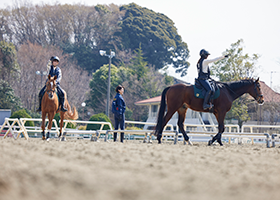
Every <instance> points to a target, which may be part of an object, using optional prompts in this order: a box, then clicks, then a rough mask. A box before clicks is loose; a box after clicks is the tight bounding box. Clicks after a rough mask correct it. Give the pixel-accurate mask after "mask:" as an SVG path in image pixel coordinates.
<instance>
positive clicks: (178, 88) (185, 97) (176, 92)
mask: <svg viewBox="0 0 280 200" xmlns="http://www.w3.org/2000/svg"><path fill="white" fill-rule="evenodd" d="M218 86H219V88H220V96H219V97H218V98H217V99H215V100H214V101H213V104H214V109H213V114H214V115H215V117H216V119H217V121H218V129H219V132H218V133H217V134H216V135H215V137H213V139H212V140H210V141H209V142H208V145H211V144H213V142H215V141H216V140H217V142H218V143H219V144H220V145H221V146H222V145H223V144H222V141H221V136H222V133H223V132H224V129H225V126H224V119H225V116H226V113H227V112H228V111H229V110H230V109H231V105H232V102H233V101H234V100H235V99H237V98H239V97H240V96H242V95H243V94H245V93H249V94H250V95H251V96H252V97H253V98H254V99H255V100H256V101H257V102H258V103H259V104H262V103H263V102H264V99H263V95H262V92H261V88H260V83H259V79H257V80H256V81H254V80H253V79H246V80H241V81H236V82H229V83H221V82H218ZM166 100H167V113H166V114H165V115H164V113H165V109H166V102H165V101H166ZM202 105H203V99H199V98H196V97H195V95H194V88H193V85H190V86H187V85H185V84H177V85H173V86H170V87H167V88H165V89H164V90H163V92H162V95H161V103H160V109H159V113H158V120H157V125H156V130H155V135H156V136H157V140H158V143H161V137H162V130H163V128H164V126H165V125H166V124H167V122H168V121H169V120H170V118H171V117H172V116H173V114H174V113H175V112H176V111H177V112H178V116H179V117H178V126H179V128H180V130H181V132H182V133H183V136H184V139H185V140H186V141H188V142H189V137H188V135H187V134H186V132H185V130H184V124H183V123H184V121H185V117H186V111H187V109H188V108H190V109H192V110H195V111H199V112H209V110H203V107H202ZM189 143H190V142H189Z"/></svg>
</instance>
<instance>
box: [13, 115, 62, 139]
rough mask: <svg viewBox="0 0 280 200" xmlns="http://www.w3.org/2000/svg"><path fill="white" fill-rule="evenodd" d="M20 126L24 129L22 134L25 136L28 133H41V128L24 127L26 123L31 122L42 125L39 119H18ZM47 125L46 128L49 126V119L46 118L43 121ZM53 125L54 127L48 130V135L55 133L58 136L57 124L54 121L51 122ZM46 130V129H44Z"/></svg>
mask: <svg viewBox="0 0 280 200" xmlns="http://www.w3.org/2000/svg"><path fill="white" fill-rule="evenodd" d="M19 120H20V122H21V124H22V127H23V129H24V132H25V134H26V135H28V133H38V132H42V129H41V127H39V128H38V127H29V126H25V123H26V122H27V121H33V122H41V123H42V119H41V118H20V119H19ZM45 120H46V122H47V124H46V127H48V124H49V119H48V118H46V119H45ZM52 122H53V124H54V127H52V128H51V130H50V133H56V134H57V135H58V134H59V127H58V125H57V122H56V120H55V119H53V120H52ZM46 130H47V129H46Z"/></svg>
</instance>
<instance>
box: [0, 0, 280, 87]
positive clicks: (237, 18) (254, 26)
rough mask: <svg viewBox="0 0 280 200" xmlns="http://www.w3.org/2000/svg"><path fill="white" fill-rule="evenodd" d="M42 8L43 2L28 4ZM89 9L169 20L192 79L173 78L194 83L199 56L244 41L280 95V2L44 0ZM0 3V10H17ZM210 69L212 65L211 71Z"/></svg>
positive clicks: (246, 50)
mask: <svg viewBox="0 0 280 200" xmlns="http://www.w3.org/2000/svg"><path fill="white" fill-rule="evenodd" d="M28 2H31V3H33V4H43V1H42V0H28ZM56 2H58V3H61V4H65V3H68V4H73V3H74V4H75V3H81V4H85V5H97V4H111V3H114V4H116V5H126V4H129V3H132V2H134V3H136V4H138V5H140V6H142V7H146V8H148V9H150V10H153V11H155V12H157V13H162V14H164V15H166V16H167V17H169V18H170V19H171V20H172V21H173V22H174V23H175V24H174V25H175V27H176V28H177V31H178V33H179V35H181V37H182V40H183V41H184V42H186V43H187V45H188V48H189V50H190V58H189V59H188V61H189V63H190V67H189V69H188V74H187V75H186V76H184V77H180V75H179V74H176V73H175V72H174V71H175V70H174V69H169V75H172V76H175V77H176V78H179V79H182V80H184V81H186V82H189V83H194V78H195V77H197V70H196V63H197V60H198V59H199V51H200V50H201V49H206V50H207V51H209V52H210V54H211V55H210V56H209V58H215V57H218V56H220V55H221V54H222V53H223V52H225V50H226V49H229V48H230V45H231V44H233V43H236V42H237V41H238V40H239V39H242V40H243V47H244V53H248V54H249V56H252V55H253V54H258V55H260V56H261V57H260V58H259V59H258V63H257V67H258V68H257V74H256V75H257V76H258V77H260V80H261V81H264V82H265V83H266V84H267V85H268V86H270V87H272V88H273V89H274V90H275V91H277V92H280V25H279V21H280V10H279V9H280V1H279V0H234V1H233V0H231V1H225V0H82V1H75V0H57V1H48V0H45V1H44V3H45V4H55V3H56ZM14 3H15V1H14V0H12V1H6V2H4V1H1V2H0V8H6V7H7V6H12V5H13V4H14ZM210 69H211V65H210Z"/></svg>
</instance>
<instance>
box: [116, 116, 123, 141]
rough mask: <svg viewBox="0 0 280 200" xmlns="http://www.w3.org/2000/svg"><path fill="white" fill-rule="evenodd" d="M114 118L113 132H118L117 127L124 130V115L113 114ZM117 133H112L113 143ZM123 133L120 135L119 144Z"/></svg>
mask: <svg viewBox="0 0 280 200" xmlns="http://www.w3.org/2000/svg"><path fill="white" fill-rule="evenodd" d="M114 117H115V130H118V129H119V127H120V129H121V130H124V119H125V116H124V114H120V115H119V114H114ZM117 135H118V134H117V133H114V142H115V141H116V140H117ZM123 138H124V133H121V142H123Z"/></svg>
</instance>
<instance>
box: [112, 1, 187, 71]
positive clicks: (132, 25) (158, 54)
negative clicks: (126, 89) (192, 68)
mask: <svg viewBox="0 0 280 200" xmlns="http://www.w3.org/2000/svg"><path fill="white" fill-rule="evenodd" d="M120 10H121V11H122V10H125V11H126V12H125V16H124V17H123V19H122V21H120V25H119V26H120V28H121V31H120V32H116V33H115V35H116V36H118V37H120V38H121V40H122V43H120V46H119V48H120V49H122V50H123V49H132V50H135V49H137V48H138V47H139V44H140V43H141V44H142V50H143V56H144V57H145V58H146V60H147V62H148V63H149V64H151V65H153V66H155V68H156V69H161V68H163V67H165V66H167V65H172V66H173V67H174V68H176V69H177V70H176V72H178V73H181V75H182V76H184V75H185V74H187V69H188V67H189V63H188V62H187V59H188V57H189V50H188V46H187V44H186V43H185V42H183V41H182V38H181V36H180V35H179V34H178V33H177V29H176V27H175V26H174V22H173V21H172V20H171V19H169V18H168V17H167V16H165V15H164V14H161V13H156V12H154V11H152V10H149V9H147V8H143V7H141V6H138V5H137V4H135V3H131V4H129V5H125V6H122V7H120Z"/></svg>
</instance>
